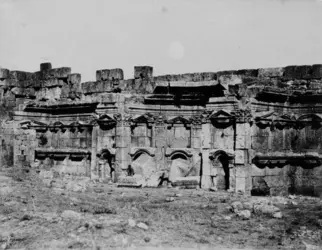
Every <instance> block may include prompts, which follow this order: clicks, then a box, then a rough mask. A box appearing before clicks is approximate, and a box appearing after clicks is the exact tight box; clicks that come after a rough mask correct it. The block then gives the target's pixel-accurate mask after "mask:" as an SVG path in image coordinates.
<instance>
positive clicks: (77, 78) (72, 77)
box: [67, 73, 81, 84]
mask: <svg viewBox="0 0 322 250" xmlns="http://www.w3.org/2000/svg"><path fill="white" fill-rule="evenodd" d="M67 82H68V83H71V84H80V83H81V74H76V73H73V74H69V75H68V77H67Z"/></svg>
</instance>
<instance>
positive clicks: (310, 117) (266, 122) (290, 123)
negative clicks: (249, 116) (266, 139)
mask: <svg viewBox="0 0 322 250" xmlns="http://www.w3.org/2000/svg"><path fill="white" fill-rule="evenodd" d="M255 123H256V125H257V126H258V127H260V128H267V127H270V128H271V130H274V129H275V128H277V129H284V128H294V129H302V128H304V127H306V126H312V127H313V128H320V127H321V126H322V115H321V114H305V115H301V116H296V115H288V114H277V113H275V112H269V113H266V114H264V115H261V116H257V117H256V118H255Z"/></svg>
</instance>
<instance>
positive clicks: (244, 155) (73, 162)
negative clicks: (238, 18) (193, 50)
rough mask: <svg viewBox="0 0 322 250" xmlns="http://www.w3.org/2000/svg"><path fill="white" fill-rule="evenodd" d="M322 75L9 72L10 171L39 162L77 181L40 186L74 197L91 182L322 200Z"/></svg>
mask: <svg viewBox="0 0 322 250" xmlns="http://www.w3.org/2000/svg"><path fill="white" fill-rule="evenodd" d="M321 68H322V67H321V65H313V66H288V67H286V68H269V69H258V70H257V69H249V70H248V69H247V70H237V71H222V72H217V73H214V72H202V73H187V74H177V75H165V76H157V77H153V69H152V67H149V66H139V67H135V76H134V79H128V80H124V79H123V71H122V70H121V69H108V70H98V71H97V72H96V73H97V79H96V80H97V81H95V82H86V83H81V76H80V74H72V73H71V69H70V68H58V69H52V68H51V65H50V64H46V63H44V64H42V65H41V67H40V71H38V72H35V73H28V72H23V71H12V72H11V73H10V72H9V70H7V71H6V70H1V75H0V102H1V103H2V107H3V108H2V109H1V110H0V115H1V118H2V121H3V122H2V127H1V128H0V131H1V132H0V137H1V140H0V144H1V145H0V147H1V151H0V154H1V155H0V156H1V158H0V159H1V165H18V166H25V165H26V166H27V165H29V164H30V165H34V164H33V163H34V162H33V161H34V160H36V161H38V163H39V164H37V166H38V167H39V168H41V167H44V166H45V167H46V168H48V169H51V170H52V171H53V173H57V174H59V175H67V176H73V178H65V177H64V178H62V177H60V178H55V177H52V176H51V174H49V176H48V177H47V176H46V175H45V174H44V173H43V172H42V173H41V175H40V176H41V178H42V179H43V180H44V182H46V185H47V186H48V187H53V188H56V189H68V190H71V191H84V190H85V189H86V186H87V184H84V185H83V184H82V179H81V177H84V176H87V178H89V177H91V178H92V179H98V180H99V181H103V182H110V181H114V182H118V183H119V184H120V186H122V185H123V186H128V187H147V186H148V187H157V186H159V185H161V184H162V186H166V185H169V186H174V187H175V186H178V187H180V188H199V187H201V188H204V189H207V190H209V189H211V190H212V191H214V192H216V191H217V190H227V189H228V190H229V191H233V192H236V193H239V194H249V193H250V192H251V193H252V194H253V195H275V194H282V193H284V194H286V193H287V192H294V193H299V194H300V193H301V194H310V195H321V194H322V188H321V184H320V183H321V180H322V170H321V169H322V168H321V160H320V159H321V156H320V154H322V149H321V147H320V145H321V142H322V141H321V136H322V127H321V126H322V116H321V115H320V114H321V113H322V109H321V107H320V105H319V103H320V99H321V98H320V97H322V95H321V92H322V90H321V89H322V82H321V79H322V78H321ZM320 95H321V96H320ZM10 119H11V120H10ZM7 121H9V122H7ZM32 133H35V135H34V137H35V138H33V139H32V138H31V137H30V138H29V137H28V134H32ZM134 149H135V150H134ZM225 157H226V158H227V159H225ZM219 158H221V159H219ZM218 162H227V164H226V163H225V164H222V163H221V164H217V163H218ZM216 164H217V165H218V166H217V165H216ZM213 166H217V167H215V168H214V167H213ZM214 169H215V170H214ZM86 183H87V182H86ZM243 206H244V204H243ZM250 207H251V206H250V205H249V206H246V205H245V207H244V208H243V209H240V210H241V211H242V210H245V209H246V210H251V208H250Z"/></svg>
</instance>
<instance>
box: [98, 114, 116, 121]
mask: <svg viewBox="0 0 322 250" xmlns="http://www.w3.org/2000/svg"><path fill="white" fill-rule="evenodd" d="M98 120H100V121H115V120H114V119H113V118H112V117H111V116H109V115H108V114H103V115H100V116H99V118H98Z"/></svg>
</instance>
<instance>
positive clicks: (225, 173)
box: [209, 150, 234, 190]
mask: <svg viewBox="0 0 322 250" xmlns="http://www.w3.org/2000/svg"><path fill="white" fill-rule="evenodd" d="M209 159H210V160H211V163H212V164H211V165H212V166H211V171H210V176H211V177H212V184H213V186H214V187H216V188H217V189H218V190H228V189H229V188H230V186H231V172H230V168H229V165H230V164H231V163H232V160H233V159H234V156H233V155H232V154H229V153H227V152H225V151H223V150H218V151H216V152H214V153H211V154H210V156H209Z"/></svg>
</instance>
